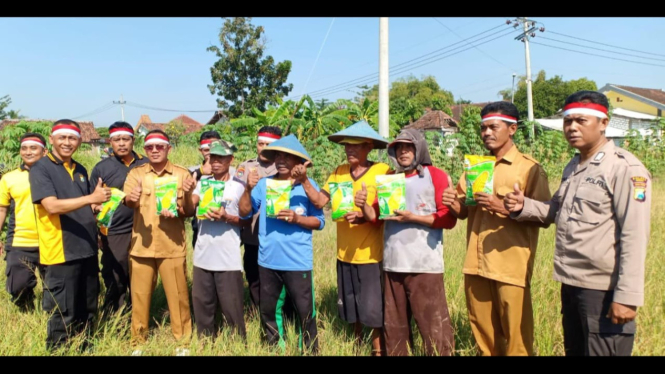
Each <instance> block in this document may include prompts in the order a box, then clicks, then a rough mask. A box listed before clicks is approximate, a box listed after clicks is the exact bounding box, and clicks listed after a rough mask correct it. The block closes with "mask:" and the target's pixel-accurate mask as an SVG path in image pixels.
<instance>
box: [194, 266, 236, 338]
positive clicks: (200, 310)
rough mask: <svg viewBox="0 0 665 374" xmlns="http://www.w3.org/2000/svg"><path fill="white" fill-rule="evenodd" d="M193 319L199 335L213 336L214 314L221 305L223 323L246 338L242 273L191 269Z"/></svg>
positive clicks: (214, 332)
mask: <svg viewBox="0 0 665 374" xmlns="http://www.w3.org/2000/svg"><path fill="white" fill-rule="evenodd" d="M192 300H193V304H194V320H195V321H196V330H197V332H198V334H199V336H215V335H216V333H217V329H216V328H215V312H216V311H217V304H218V303H219V305H220V306H221V309H222V316H223V317H224V320H225V322H226V323H227V324H228V325H229V326H230V327H231V328H233V329H234V330H235V332H237V333H239V334H240V336H242V337H243V339H244V338H245V336H246V335H247V333H246V330H245V319H244V316H243V281H242V271H239V270H238V271H209V270H205V269H201V268H198V267H196V266H194V280H193V285H192Z"/></svg>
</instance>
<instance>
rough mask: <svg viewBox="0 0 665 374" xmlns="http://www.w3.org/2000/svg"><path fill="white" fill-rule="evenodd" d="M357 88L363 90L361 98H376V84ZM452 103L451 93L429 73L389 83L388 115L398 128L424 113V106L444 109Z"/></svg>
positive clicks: (377, 88) (373, 99)
mask: <svg viewBox="0 0 665 374" xmlns="http://www.w3.org/2000/svg"><path fill="white" fill-rule="evenodd" d="M359 88H360V89H362V90H363V91H361V96H362V97H363V98H366V99H369V100H370V101H376V100H378V95H379V86H378V85H374V86H373V87H371V88H369V87H367V86H363V87H359ZM453 103H454V99H453V94H452V93H451V92H449V91H446V90H444V89H442V88H441V86H440V85H439V84H438V83H437V82H436V79H435V78H434V77H433V76H431V75H429V76H425V77H423V78H422V79H418V78H416V77H414V76H409V77H406V78H401V79H398V80H396V81H395V82H393V83H392V84H391V85H390V117H391V118H392V119H394V121H395V122H396V123H397V124H398V125H399V126H400V128H401V127H403V126H405V125H407V124H408V123H409V122H413V121H415V120H417V119H418V118H420V117H421V116H422V115H423V114H424V113H425V108H432V109H435V110H445V108H447V107H449V106H450V105H452V104H453Z"/></svg>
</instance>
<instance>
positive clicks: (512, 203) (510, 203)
mask: <svg viewBox="0 0 665 374" xmlns="http://www.w3.org/2000/svg"><path fill="white" fill-rule="evenodd" d="M513 190H514V191H513V192H509V193H507V194H506V197H505V198H504V199H503V205H504V207H505V208H506V210H507V211H509V212H511V213H513V212H519V211H521V210H522V208H524V192H522V190H520V185H519V184H518V183H515V185H514V186H513Z"/></svg>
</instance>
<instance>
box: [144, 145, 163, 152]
mask: <svg viewBox="0 0 665 374" xmlns="http://www.w3.org/2000/svg"><path fill="white" fill-rule="evenodd" d="M143 149H145V150H146V151H148V152H152V150H153V149H156V150H157V151H160V152H161V151H163V150H165V149H166V144H150V145H144V146H143Z"/></svg>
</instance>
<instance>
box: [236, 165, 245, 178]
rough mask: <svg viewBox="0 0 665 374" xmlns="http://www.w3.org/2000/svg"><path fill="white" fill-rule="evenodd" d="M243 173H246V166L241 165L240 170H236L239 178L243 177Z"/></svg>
mask: <svg viewBox="0 0 665 374" xmlns="http://www.w3.org/2000/svg"><path fill="white" fill-rule="evenodd" d="M243 175H245V168H244V167H239V168H238V171H237V172H236V176H237V177H238V178H242V176H243Z"/></svg>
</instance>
